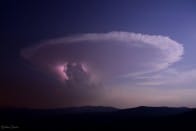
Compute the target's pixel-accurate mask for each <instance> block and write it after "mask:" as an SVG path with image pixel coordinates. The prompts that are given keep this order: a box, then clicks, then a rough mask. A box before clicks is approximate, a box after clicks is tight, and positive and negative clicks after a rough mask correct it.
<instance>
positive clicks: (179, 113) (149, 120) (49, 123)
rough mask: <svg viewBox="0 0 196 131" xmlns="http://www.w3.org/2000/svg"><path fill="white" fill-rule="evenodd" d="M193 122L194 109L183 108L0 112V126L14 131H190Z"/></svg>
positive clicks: (101, 107)
mask: <svg viewBox="0 0 196 131" xmlns="http://www.w3.org/2000/svg"><path fill="white" fill-rule="evenodd" d="M195 120H196V109H191V108H186V107H180V108H176V107H175V108H174V107H145V106H141V107H136V108H128V109H117V108H113V107H103V106H84V107H70V108H61V109H16V108H15V109H14V108H9V109H0V125H1V126H8V127H9V126H18V127H19V128H17V129H18V130H19V129H20V130H22V129H24V130H38V129H45V130H56V129H65V130H105V129H108V130H125V129H134V130H140V129H142V130H170V129H179V128H180V129H188V128H191V129H192V127H194V126H193V125H194V121H195ZM17 129H15V130H17Z"/></svg>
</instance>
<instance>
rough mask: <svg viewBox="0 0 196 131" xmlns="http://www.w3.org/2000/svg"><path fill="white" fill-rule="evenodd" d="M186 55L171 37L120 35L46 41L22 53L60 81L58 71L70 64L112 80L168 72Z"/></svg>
mask: <svg viewBox="0 0 196 131" xmlns="http://www.w3.org/2000/svg"><path fill="white" fill-rule="evenodd" d="M183 53H184V48H183V45H182V44H180V43H178V42H176V41H175V40H172V39H171V38H169V37H166V36H161V35H147V34H141V33H133V32H118V31H113V32H108V33H86V34H79V35H74V36H68V37H63V38H57V39H51V40H46V41H43V42H40V43H38V44H36V45H35V46H32V47H27V48H24V49H22V51H21V55H22V56H23V57H24V58H25V59H27V60H28V61H30V62H32V63H33V64H35V65H37V66H39V67H40V68H43V69H44V70H46V71H49V72H52V73H53V74H55V75H56V76H57V77H59V78H62V76H63V75H62V72H61V71H59V70H58V71H57V70H56V69H57V67H60V66H63V64H65V63H67V62H77V63H83V64H85V65H86V68H87V69H88V71H89V72H90V73H91V74H92V76H93V77H94V78H113V77H118V76H122V75H123V76H126V75H127V76H129V75H133V74H137V73H139V74H142V73H145V72H154V71H159V70H162V69H165V68H167V67H168V66H170V65H172V64H173V63H175V62H177V61H179V60H180V59H181V58H182V55H183Z"/></svg>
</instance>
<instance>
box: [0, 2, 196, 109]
mask: <svg viewBox="0 0 196 131" xmlns="http://www.w3.org/2000/svg"><path fill="white" fill-rule="evenodd" d="M0 6H1V8H0V10H1V11H0V12H1V13H0V17H1V22H0V23H1V24H0V26H1V27H0V30H1V31H0V40H1V42H0V43H1V44H0V59H1V64H0V107H20V108H23V107H25V108H62V107H70V106H84V105H92V106H113V107H119V108H128V107H136V106H172V107H176V106H177V107H178V106H187V107H196V104H195V100H196V95H195V94H196V86H195V85H196V61H195V56H196V51H195V49H196V30H195V29H196V2H195V1H194V0H148V1H147V0H62V1H61V0H53V1H52V0H46V1H45V0H32V1H31V0H28V1H26V0H2V1H1V2H0Z"/></svg>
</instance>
